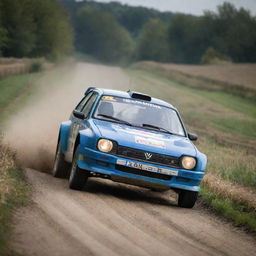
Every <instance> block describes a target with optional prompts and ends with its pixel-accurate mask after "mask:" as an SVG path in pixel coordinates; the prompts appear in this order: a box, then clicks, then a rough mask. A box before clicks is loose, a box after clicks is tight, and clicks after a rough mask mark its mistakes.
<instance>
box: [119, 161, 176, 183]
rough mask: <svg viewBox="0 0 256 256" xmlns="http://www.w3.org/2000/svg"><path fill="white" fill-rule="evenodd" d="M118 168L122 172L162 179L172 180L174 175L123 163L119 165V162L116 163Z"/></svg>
mask: <svg viewBox="0 0 256 256" xmlns="http://www.w3.org/2000/svg"><path fill="white" fill-rule="evenodd" d="M116 169H117V170H119V171H121V172H127V173H132V174H137V175H141V176H146V177H150V178H155V179H160V180H171V179H172V176H170V175H166V174H161V173H155V172H149V171H144V170H139V169H135V168H132V167H127V166H123V165H119V164H116Z"/></svg>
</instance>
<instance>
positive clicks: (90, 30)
mask: <svg viewBox="0 0 256 256" xmlns="http://www.w3.org/2000/svg"><path fill="white" fill-rule="evenodd" d="M75 34H76V48H77V50H78V51H81V52H83V53H87V54H91V55H93V56H95V57H97V58H99V59H100V60H103V61H107V62H112V63H114V62H123V61H125V60H127V59H129V58H130V57H131V56H132V54H133V48H134V45H133V40H132V39H131V36H130V34H129V33H128V31H127V30H125V29H124V28H123V27H122V26H121V25H120V24H119V23H118V22H117V21H116V19H115V18H114V17H113V15H111V14H110V13H107V12H104V11H102V10H100V9H98V8H95V7H90V6H86V7H83V8H82V9H80V10H79V11H78V13H77V16H76V18H75Z"/></svg>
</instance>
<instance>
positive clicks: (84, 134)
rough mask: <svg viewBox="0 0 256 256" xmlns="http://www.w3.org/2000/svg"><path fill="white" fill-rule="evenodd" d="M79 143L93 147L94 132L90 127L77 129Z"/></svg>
mask: <svg viewBox="0 0 256 256" xmlns="http://www.w3.org/2000/svg"><path fill="white" fill-rule="evenodd" d="M78 136H79V144H80V146H82V147H90V148H94V147H95V137H96V136H95V133H94V132H93V131H92V129H90V128H87V129H84V130H80V131H79V134H78Z"/></svg>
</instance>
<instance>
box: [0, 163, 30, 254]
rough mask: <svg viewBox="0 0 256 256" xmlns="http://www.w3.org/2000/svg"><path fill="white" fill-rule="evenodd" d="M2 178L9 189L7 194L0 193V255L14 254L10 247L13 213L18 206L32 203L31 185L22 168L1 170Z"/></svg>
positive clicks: (2, 181) (0, 177)
mask: <svg viewBox="0 0 256 256" xmlns="http://www.w3.org/2000/svg"><path fill="white" fill-rule="evenodd" d="M0 179H1V183H2V184H3V183H5V186H6V189H8V191H7V192H6V193H5V195H3V191H1V195H0V198H1V202H0V255H13V254H12V253H10V251H11V249H10V248H9V247H8V242H9V239H10V235H11V231H12V225H11V221H12V214H13V211H14V210H15V209H16V208H17V207H20V206H24V205H28V204H29V203H30V201H29V194H30V187H29V186H28V185H27V184H26V182H25V180H24V177H23V174H22V170H21V169H18V168H12V169H8V170H7V171H6V172H3V171H2V170H0ZM3 197H4V198H3Z"/></svg>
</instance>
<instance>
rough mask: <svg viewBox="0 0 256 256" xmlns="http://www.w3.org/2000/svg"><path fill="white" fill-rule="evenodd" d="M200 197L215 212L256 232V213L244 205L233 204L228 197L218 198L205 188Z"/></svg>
mask: <svg viewBox="0 0 256 256" xmlns="http://www.w3.org/2000/svg"><path fill="white" fill-rule="evenodd" d="M200 196H201V198H202V199H203V200H204V202H206V203H207V204H208V205H209V206H210V207H211V208H212V209H213V210H214V211H216V212H217V213H220V214H221V215H223V216H224V217H226V218H228V219H230V220H232V221H234V222H235V223H236V225H239V226H245V227H246V228H248V229H249V230H251V231H253V232H255V231H256V212H253V211H251V212H248V211H247V210H246V209H245V208H244V207H243V206H242V205H239V204H236V203H234V202H232V201H231V200H230V199H229V198H227V197H221V196H217V195H215V194H213V193H211V192H209V191H208V190H207V188H204V187H202V188H201V191H200Z"/></svg>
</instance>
